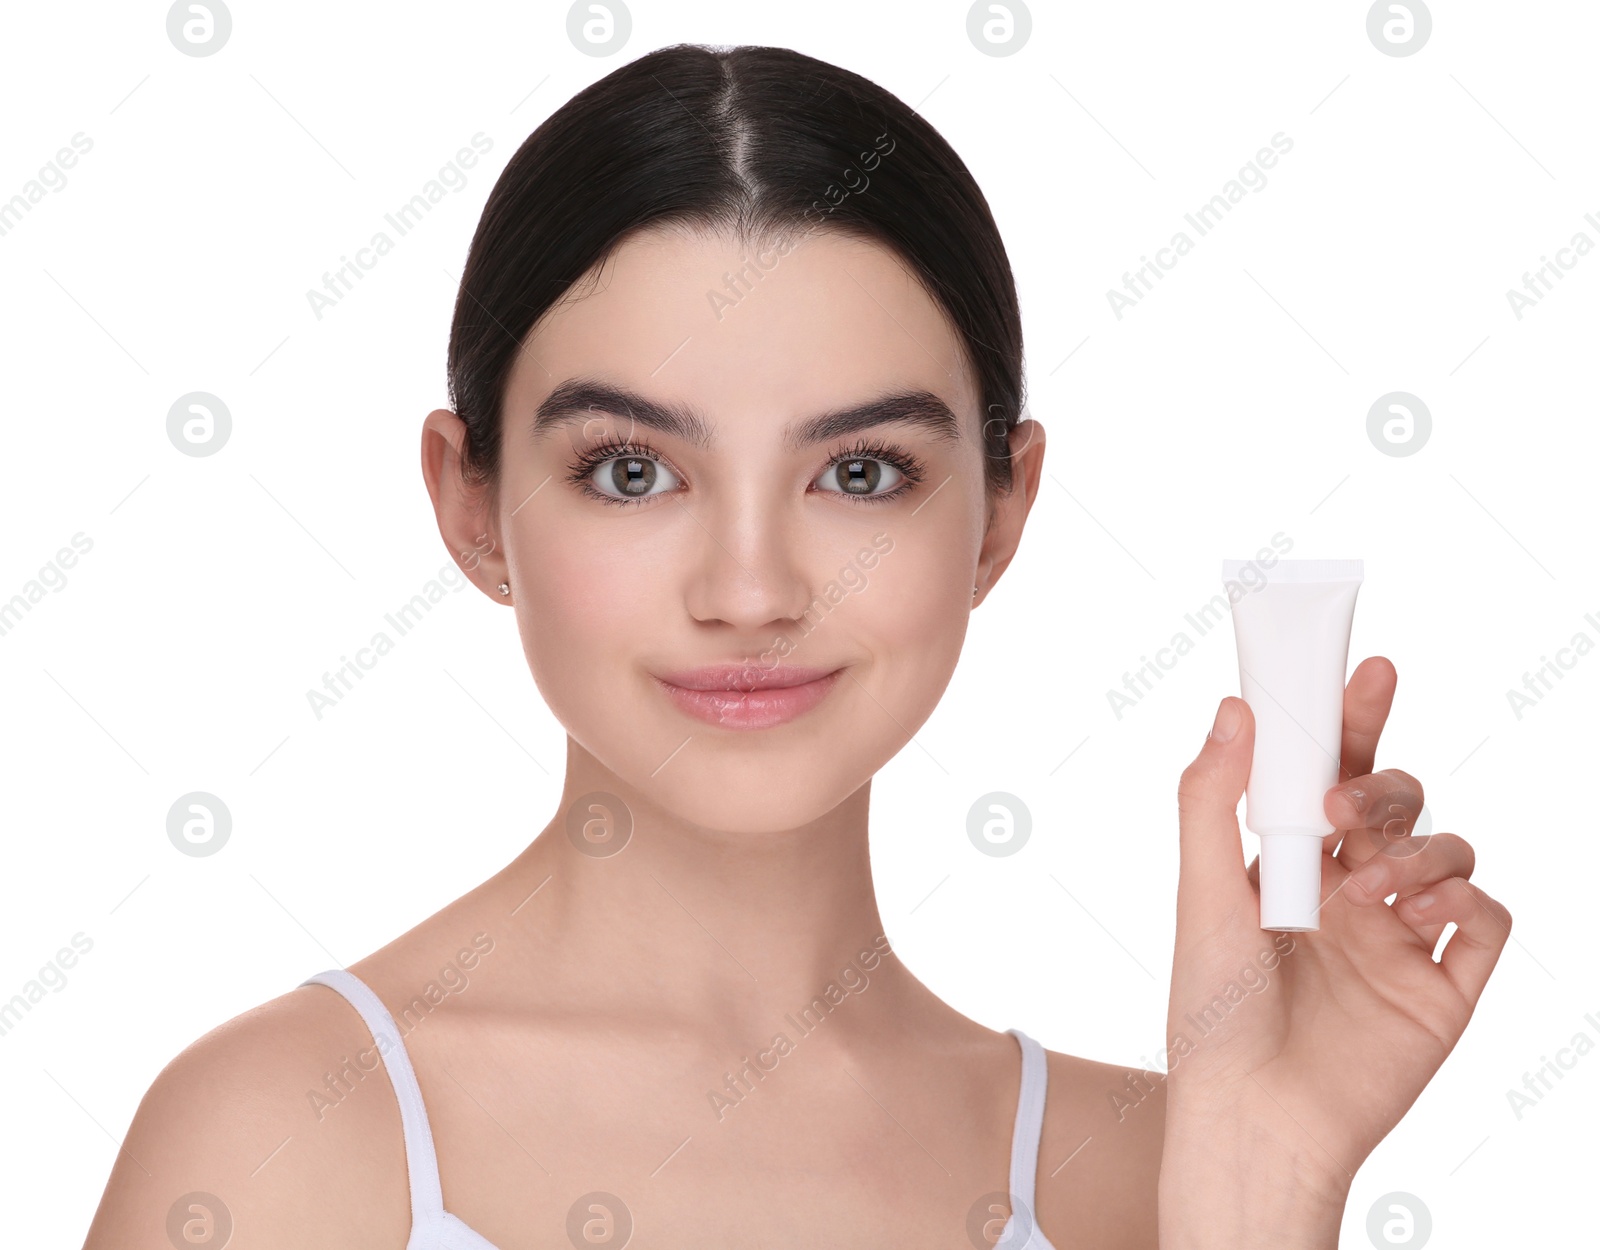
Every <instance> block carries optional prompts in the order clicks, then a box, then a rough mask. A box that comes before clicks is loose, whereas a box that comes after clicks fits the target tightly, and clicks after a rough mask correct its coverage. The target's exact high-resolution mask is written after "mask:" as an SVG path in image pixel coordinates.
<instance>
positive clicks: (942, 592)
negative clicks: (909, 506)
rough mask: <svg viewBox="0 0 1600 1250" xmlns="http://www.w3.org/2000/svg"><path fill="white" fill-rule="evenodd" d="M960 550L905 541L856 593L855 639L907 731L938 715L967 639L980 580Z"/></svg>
mask: <svg viewBox="0 0 1600 1250" xmlns="http://www.w3.org/2000/svg"><path fill="white" fill-rule="evenodd" d="M957 550H958V548H957V546H956V544H955V543H954V542H951V543H949V544H944V543H926V544H920V543H919V544H916V545H913V544H912V543H910V542H901V543H899V544H897V545H896V546H895V547H894V548H893V549H892V550H890V551H889V552H888V553H886V554H885V555H884V556H883V557H882V559H881V560H880V562H879V564H878V567H877V568H875V569H873V570H872V571H871V572H870V573H868V574H867V578H868V584H867V585H866V586H865V587H864V588H863V589H862V590H860V591H859V592H857V593H855V594H852V595H851V596H850V598H851V599H852V600H853V601H854V606H855V612H854V613H853V614H852V616H851V624H850V629H851V632H852V633H853V634H854V641H855V642H856V645H857V646H858V647H860V648H861V650H862V651H864V652H866V653H867V654H869V655H870V656H871V658H872V661H873V664H872V671H871V673H870V675H869V678H868V680H869V683H870V688H871V691H872V694H873V696H874V697H875V698H876V699H878V700H879V701H880V702H881V703H882V704H883V706H884V708H885V709H889V710H891V711H893V713H894V718H895V720H897V721H899V722H900V723H901V724H903V725H904V726H905V727H906V728H907V729H912V727H913V726H914V725H920V724H921V723H922V721H924V720H925V719H926V718H927V717H928V716H929V715H931V714H932V712H933V709H934V707H935V705H936V704H937V703H938V701H939V698H940V696H941V695H942V694H943V693H944V690H945V687H946V686H947V685H948V684H949V681H950V676H951V673H952V671H953V670H954V668H955V665H956V661H957V659H958V657H959V656H960V654H961V644H962V642H963V641H964V640H965V638H966V633H967V620H968V616H969V613H968V604H969V601H970V600H971V597H972V583H971V581H970V580H968V579H965V575H964V574H963V572H962V570H963V569H964V568H965V567H966V566H965V565H964V564H963V563H961V561H960V560H959V559H957V558H954V556H953V553H954V552H955V551H957ZM913 732H914V730H913ZM901 736H902V737H903V736H904V735H903V733H902V735H901Z"/></svg>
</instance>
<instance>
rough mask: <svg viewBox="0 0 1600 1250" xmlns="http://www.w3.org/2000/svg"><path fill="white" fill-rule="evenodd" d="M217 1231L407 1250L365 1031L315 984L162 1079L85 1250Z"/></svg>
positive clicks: (138, 1120)
mask: <svg viewBox="0 0 1600 1250" xmlns="http://www.w3.org/2000/svg"><path fill="white" fill-rule="evenodd" d="M363 1052H366V1054H365V1056H364V1055H363ZM364 1061H365V1062H371V1064H372V1067H371V1068H370V1069H367V1068H365V1067H364V1066H363V1063H364ZM330 1077H331V1078H333V1079H332V1080H331V1081H330V1079H329V1078H330ZM224 1221H229V1222H231V1224H232V1226H233V1227H234V1228H235V1229H240V1228H245V1227H248V1229H249V1231H250V1237H249V1240H250V1243H251V1244H252V1245H273V1246H275V1245H285V1246H287V1245H293V1246H296V1247H303V1248H305V1250H320V1248H321V1247H329V1248H330V1250H331V1248H332V1247H356V1248H359V1247H363V1246H374V1247H377V1246H399V1245H404V1244H405V1241H406V1236H407V1230H408V1229H409V1227H410V1222H411V1221H410V1207H409V1195H408V1191H407V1185H406V1171H405V1147H404V1139H403V1136H402V1134H401V1130H400V1113H399V1109H398V1106H397V1104H396V1102H395V1098H394V1094H393V1092H392V1089H391V1087H390V1085H389V1081H388V1077H387V1075H386V1074H385V1070H384V1068H383V1066H382V1064H381V1062H380V1061H379V1056H378V1055H377V1054H376V1051H375V1047H374V1043H373V1039H372V1037H371V1035H370V1034H369V1033H368V1032H367V1028H366V1025H365V1023H364V1022H363V1021H362V1019H361V1017H360V1015H359V1014H357V1012H356V1011H355V1010H354V1009H353V1008H352V1007H351V1006H350V1004H349V1003H348V1002H347V1001H346V1000H345V999H344V998H343V997H342V996H340V995H339V994H337V993H335V992H334V991H333V990H330V989H328V988H327V987H325V986H319V985H311V986H301V987H298V988H296V989H294V990H291V991H290V992H289V993H287V994H284V995H281V996H280V997H278V998H275V999H272V1000H271V1001H270V1002H267V1003H263V1004H262V1005H261V1006H259V1007H255V1008H252V1009H251V1010H250V1011H247V1012H245V1013H243V1014H242V1015H239V1016H236V1017H234V1018H233V1019H232V1020H229V1021H227V1022H226V1023H225V1024H222V1025H219V1026H218V1027H217V1028H215V1029H213V1030H212V1031H211V1032H209V1033H207V1034H206V1035H205V1036H204V1037H202V1038H200V1039H199V1040H197V1041H195V1042H194V1043H192V1044H191V1045H190V1046H188V1047H186V1048H185V1049H184V1050H183V1051H182V1052H181V1053H180V1054H179V1055H177V1056H176V1057H175V1058H174V1059H173V1060H172V1061H171V1062H170V1063H168V1064H167V1066H166V1067H165V1068H163V1069H162V1071H161V1072H160V1074H159V1075H158V1076H157V1077H156V1078H155V1080H154V1081H153V1082H152V1083H151V1085H150V1088H149V1089H148V1090H147V1091H146V1093H145V1095H144V1098H143V1099H142V1100H141V1102H140V1103H139V1107H138V1110H137V1111H136V1112H135V1114H134V1117H133V1123H132V1124H131V1125H130V1126H129V1129H128V1132H127V1136H126V1138H125V1139H124V1141H123V1143H122V1148H121V1149H120V1150H119V1152H118V1154H117V1158H116V1162H115V1164H114V1166H113V1167H112V1170H111V1176H110V1179H109V1180H108V1181H107V1183H106V1188H105V1192H104V1194H103V1195H102V1196H101V1200H100V1206H99V1209H98V1210H97V1211H96V1213H95V1217H94V1221H93V1223H92V1224H91V1226H90V1228H89V1233H88V1238H87V1240H86V1242H85V1243H84V1250H111V1248H112V1247H116V1248H118V1250H123V1248H131V1247H152V1248H158V1247H159V1248H164V1250H170V1247H171V1246H172V1245H175V1244H177V1245H182V1244H187V1243H188V1242H191V1241H193V1242H197V1243H198V1242H201V1241H204V1242H205V1243H206V1244H211V1239H212V1238H213V1237H215V1238H216V1244H221V1242H222V1241H223V1240H224V1238H223V1237H222V1236H221V1235H220V1233H221V1229H220V1225H221V1224H222V1223H223V1222H224Z"/></svg>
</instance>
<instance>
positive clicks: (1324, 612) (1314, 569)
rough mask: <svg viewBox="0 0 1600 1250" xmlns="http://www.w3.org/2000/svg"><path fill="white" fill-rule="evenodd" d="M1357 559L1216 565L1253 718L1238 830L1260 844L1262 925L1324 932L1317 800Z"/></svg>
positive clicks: (1340, 709) (1333, 768)
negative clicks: (1256, 838) (1242, 823)
mask: <svg viewBox="0 0 1600 1250" xmlns="http://www.w3.org/2000/svg"><path fill="white" fill-rule="evenodd" d="M1361 579H1362V565H1361V561H1360V560H1279V561H1277V562H1276V563H1274V564H1271V565H1263V564H1261V563H1260V562H1258V561H1255V560H1224V561H1223V562H1222V581H1223V584H1224V586H1225V587H1226V589H1227V592H1228V601H1229V603H1230V604H1231V605H1232V608H1233V634H1234V638H1235V640H1236V641H1237V642H1238V645H1239V693H1240V696H1241V697H1242V698H1243V699H1244V701H1245V702H1246V703H1248V704H1249V705H1250V711H1251V713H1252V714H1253V715H1254V716H1255V722H1256V741H1255V750H1254V753H1253V754H1252V755H1251V757H1250V780H1249V782H1248V783H1247V784H1246V786H1245V826H1246V828H1248V829H1249V830H1250V832H1252V833H1255V834H1259V835H1260V837H1261V863H1260V874H1261V927H1262V928H1263V929H1273V930H1277V931H1279V932H1287V933H1308V932H1313V931H1315V930H1316V929H1318V928H1320V927H1321V919H1320V913H1321V910H1322V839H1323V838H1324V837H1325V836H1326V835H1327V834H1330V833H1332V832H1333V831H1334V826H1333V825H1332V824H1330V823H1329V821H1328V818H1327V816H1326V815H1324V814H1323V798H1324V796H1325V795H1326V794H1327V792H1328V791H1329V790H1330V789H1331V788H1332V787H1334V786H1336V785H1338V784H1339V780H1340V778H1339V752H1340V744H1341V739H1342V737H1343V734H1344V685H1345V665H1346V664H1347V663H1348V662H1349V659H1350V623H1351V621H1352V619H1353V618H1354V616H1355V610H1356V592H1357V591H1358V590H1359V589H1360V588H1361Z"/></svg>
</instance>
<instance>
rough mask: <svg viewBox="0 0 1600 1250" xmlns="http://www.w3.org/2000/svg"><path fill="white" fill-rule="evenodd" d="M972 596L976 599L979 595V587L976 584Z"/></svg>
mask: <svg viewBox="0 0 1600 1250" xmlns="http://www.w3.org/2000/svg"><path fill="white" fill-rule="evenodd" d="M972 597H973V598H974V599H976V598H977V597H978V588H977V587H976V586H974V587H973V588H972Z"/></svg>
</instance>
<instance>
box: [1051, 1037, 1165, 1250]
mask: <svg viewBox="0 0 1600 1250" xmlns="http://www.w3.org/2000/svg"><path fill="white" fill-rule="evenodd" d="M1045 1058H1046V1070H1047V1074H1048V1081H1047V1085H1046V1092H1045V1112H1044V1128H1043V1131H1042V1133H1041V1135H1040V1144H1039V1172H1038V1182H1037V1187H1036V1190H1035V1195H1034V1201H1035V1206H1036V1207H1037V1208H1038V1210H1037V1215H1038V1220H1039V1226H1040V1227H1041V1228H1042V1229H1043V1230H1044V1231H1045V1233H1046V1234H1047V1235H1049V1236H1050V1237H1051V1239H1052V1240H1053V1241H1054V1242H1055V1243H1056V1244H1057V1245H1059V1246H1066V1245H1092V1246H1097V1247H1101V1248H1102V1250H1155V1246H1156V1244H1157V1243H1156V1182H1157V1179H1158V1177H1159V1176H1160V1172H1161V1137H1162V1131H1163V1129H1164V1127H1165V1121H1166V1081H1165V1078H1164V1076H1163V1074H1162V1073H1159V1072H1148V1071H1146V1070H1144V1069H1142V1068H1126V1067H1121V1066H1118V1065H1117V1064H1110V1063H1097V1062H1095V1061H1094V1060H1092V1059H1082V1058H1079V1057H1078V1056H1076V1055H1065V1054H1061V1053H1060V1052H1058V1051H1053V1050H1047V1051H1046V1052H1045Z"/></svg>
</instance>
